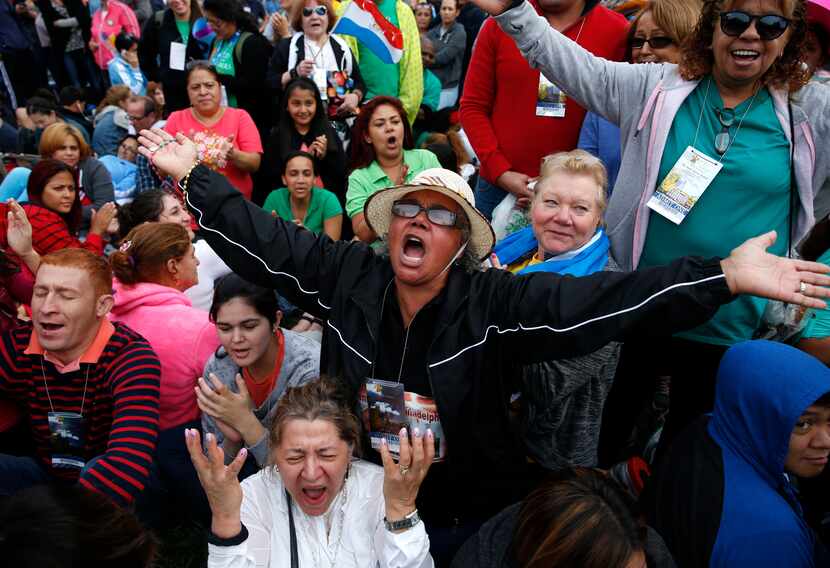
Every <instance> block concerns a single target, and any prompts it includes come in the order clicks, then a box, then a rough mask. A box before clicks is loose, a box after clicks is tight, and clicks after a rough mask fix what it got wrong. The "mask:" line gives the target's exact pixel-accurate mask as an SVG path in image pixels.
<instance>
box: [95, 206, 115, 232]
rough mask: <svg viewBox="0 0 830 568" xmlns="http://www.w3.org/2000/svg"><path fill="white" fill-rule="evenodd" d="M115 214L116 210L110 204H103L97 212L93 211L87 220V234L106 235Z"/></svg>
mask: <svg viewBox="0 0 830 568" xmlns="http://www.w3.org/2000/svg"><path fill="white" fill-rule="evenodd" d="M117 213H118V208H117V207H116V206H115V203H112V202H109V203H105V204H104V205H103V206H101V209H99V210H98V211H95V210H94V209H93V210H92V217H91V218H90V220H89V232H90V233H92V234H95V235H105V234H107V233H108V232H109V229H110V224H111V223H112V220H113V219H115V215H116V214H117Z"/></svg>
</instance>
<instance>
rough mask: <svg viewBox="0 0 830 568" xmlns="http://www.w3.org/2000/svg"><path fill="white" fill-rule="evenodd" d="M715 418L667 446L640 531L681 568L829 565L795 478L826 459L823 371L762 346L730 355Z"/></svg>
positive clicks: (829, 409) (783, 350) (826, 381)
mask: <svg viewBox="0 0 830 568" xmlns="http://www.w3.org/2000/svg"><path fill="white" fill-rule="evenodd" d="M716 389H717V390H716V398H715V408H714V411H713V412H712V414H711V415H707V416H703V417H701V418H700V419H699V420H698V421H697V422H695V423H693V424H692V425H691V426H689V428H687V429H686V430H685V431H684V432H683V433H682V434H681V435H680V436H679V437H677V438H676V439H675V440H674V442H673V443H672V446H671V448H670V449H669V450H668V452H667V453H666V455H664V456H663V460H662V462H661V463H660V466H659V468H658V469H657V471H656V472H655V474H654V478H653V479H652V482H653V486H652V487H651V490H653V493H652V495H651V497H652V499H649V500H650V501H651V503H650V504H649V505H648V509H649V525H651V526H653V527H654V528H655V529H656V530H657V532H658V533H660V535H661V536H662V537H663V539H664V540H665V541H666V544H667V545H668V547H669V550H670V551H671V552H672V555H673V556H674V559H675V561H676V562H677V564H678V566H679V567H680V568H684V567H687V566H689V567H691V566H694V567H700V566H710V567H727V566H728V567H730V568H733V567H743V566H752V567H754V568H758V567H760V568H763V567H770V568H781V567H784V566H786V567H787V568H812V567H820V566H828V565H830V558H828V556H827V551H826V550H825V549H824V547H823V545H822V544H821V543H820V542H819V541H818V540H817V539H816V537H815V535H814V533H813V531H812V530H811V528H810V527H809V526H808V525H807V522H806V521H805V519H804V515H803V512H802V508H801V505H800V503H799V500H798V496H797V493H796V489H795V483H794V481H795V478H811V477H815V476H817V475H819V474H820V473H821V472H822V470H823V469H824V467H825V465H826V464H827V458H828V454H830V369H828V368H827V367H826V366H825V365H823V364H822V363H821V362H820V361H818V360H817V359H815V358H813V357H811V356H810V355H807V354H805V353H803V352H801V351H799V350H797V349H795V348H793V347H790V346H788V345H784V344H781V343H772V342H769V341H748V342H744V343H739V344H737V345H735V346H733V347H732V348H731V349H729V351H727V352H726V355H725V356H724V358H723V361H722V362H721V364H720V368H719V370H718V377H717V387H716Z"/></svg>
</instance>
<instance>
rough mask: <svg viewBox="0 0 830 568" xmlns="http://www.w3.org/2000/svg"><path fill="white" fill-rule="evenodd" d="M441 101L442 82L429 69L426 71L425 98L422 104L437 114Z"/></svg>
mask: <svg viewBox="0 0 830 568" xmlns="http://www.w3.org/2000/svg"><path fill="white" fill-rule="evenodd" d="M440 100H441V80H440V79H438V77H436V76H435V73H433V72H432V71H430V70H429V69H424V98H423V99H421V104H422V105H424V106H425V107H428V108H429V110H431V111H432V112H435V111H437V110H438V103H439V102H440Z"/></svg>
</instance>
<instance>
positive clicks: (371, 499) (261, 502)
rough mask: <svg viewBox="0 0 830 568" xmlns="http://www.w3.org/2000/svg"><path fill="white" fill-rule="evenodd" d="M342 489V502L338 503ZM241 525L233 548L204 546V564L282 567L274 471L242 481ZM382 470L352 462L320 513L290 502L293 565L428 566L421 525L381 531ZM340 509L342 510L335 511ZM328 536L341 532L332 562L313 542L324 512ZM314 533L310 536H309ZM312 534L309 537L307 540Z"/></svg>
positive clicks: (281, 517)
mask: <svg viewBox="0 0 830 568" xmlns="http://www.w3.org/2000/svg"><path fill="white" fill-rule="evenodd" d="M344 492H345V503H344V499H343V497H344ZM242 493H243V497H242V523H243V524H244V525H245V527H246V528H247V529H248V533H249V536H248V538H247V539H246V540H245V542H243V543H242V544H239V545H236V546H215V545H212V544H211V545H209V547H208V552H209V556H208V567H209V568H253V567H254V566H256V567H267V568H283V567H285V568H288V567H289V566H290V565H291V563H290V558H291V547H290V544H289V543H290V541H289V529H288V526H289V525H288V503H287V501H286V498H285V489H284V486H283V484H282V479H281V478H280V475H279V474H278V473H276V472H274V471H273V470H272V469H271V468H266V469H263V470H262V471H260V472H259V473H257V474H255V475H253V476H251V477H249V478H248V479H246V480H245V481H243V482H242ZM385 509H386V506H385V502H384V499H383V468H381V467H379V466H377V465H374V464H372V463H369V462H366V461H362V460H356V461H353V462H352V464H351V470H350V472H349V477H348V479H347V480H346V484H345V487H344V490H343V491H341V493H340V494H339V495H338V496H337V498H335V500H334V501H333V502H332V504H331V506H330V507H329V511H328V512H327V513H326V515H321V516H318V517H309V516H307V515H306V514H305V513H303V512H302V511H300V509H299V508H298V507H297V506H296V504H294V523H295V525H296V533H297V548H298V552H299V565H300V566H301V567H302V568H328V567H330V566H331V567H334V566H336V567H337V568H352V567H359V568H375V567H381V568H432V566H433V562H432V557H431V556H430V555H429V537H428V536H427V533H426V530H425V529H424V524H423V523H418V524H417V525H416V526H414V527H413V528H411V529H409V530H406V531H404V532H402V533H398V534H395V533H392V532H389V531H388V530H386V526H385V525H384V523H383V518H384V516H385V514H386V512H385ZM341 511H343V512H342V513H341ZM329 515H330V516H331V532H330V535H331V536H332V537H333V538H335V539H336V538H337V535H340V534H341V532H340V531H341V528H342V539H340V546H339V548H338V547H337V546H336V544H335V543H334V542H333V543H332V547H331V549H332V551H334V550H337V554H336V556H335V557H334V558H333V559H332V560H333V563H332V562H331V561H330V560H329V559H328V558H327V556H326V553H325V551H323V550H322V549H321V545H320V544H318V543H321V542H324V540H323V539H324V538H325V537H324V535H325V534H326V532H325V524H326V520H325V517H326V516H329ZM312 534H314V535H316V537H312V536H311V535H312ZM312 538H315V540H313V541H312V540H311V539H312Z"/></svg>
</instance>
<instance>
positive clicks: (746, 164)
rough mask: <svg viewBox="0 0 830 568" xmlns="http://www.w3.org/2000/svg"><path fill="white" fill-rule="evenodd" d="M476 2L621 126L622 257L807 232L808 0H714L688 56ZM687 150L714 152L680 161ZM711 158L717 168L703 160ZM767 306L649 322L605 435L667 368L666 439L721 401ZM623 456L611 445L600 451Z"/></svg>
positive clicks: (813, 159) (526, 9) (811, 125)
mask: <svg viewBox="0 0 830 568" xmlns="http://www.w3.org/2000/svg"><path fill="white" fill-rule="evenodd" d="M473 1H474V2H475V3H476V4H478V5H479V6H481V7H482V8H484V9H485V10H486V11H488V12H490V13H491V14H494V15H496V21H497V23H498V25H499V26H500V27H501V29H502V30H503V31H504V32H505V33H506V34H507V35H509V36H510V37H512V38H513V39H514V41H515V42H516V44H517V46H518V48H519V50H520V51H521V52H522V54H523V55H524V56H525V57H526V58H527V59H528V60H529V61H530V62H531V64H532V65H533V67H536V68H538V69H540V71H541V72H542V73H544V74H545V76H546V77H547V78H548V79H550V80H551V81H553V82H555V83H556V84H557V85H559V86H560V87H561V88H562V89H563V91H566V92H568V94H569V95H570V96H572V97H574V99H576V100H577V101H579V102H580V103H581V104H582V105H583V106H585V107H586V108H588V109H589V110H591V111H594V112H597V113H598V114H600V115H602V116H604V117H606V118H607V119H609V120H610V121H611V122H613V123H616V124H619V125H620V128H621V138H622V140H623V152H622V159H621V166H620V173H619V176H618V178H617V182H616V185H615V188H614V192H613V194H612V198H611V201H610V203H609V206H608V212H607V214H606V221H607V223H608V236H609V238H610V239H611V246H612V251H613V253H614V257H615V259H616V260H618V261H619V263H620V264H621V266H622V267H623V268H624V269H627V270H632V269H637V268H643V267H648V266H656V265H660V264H665V263H666V262H668V261H669V260H672V259H675V258H677V257H678V256H681V255H684V254H692V255H703V256H707V255H708V256H721V255H724V254H728V252H729V251H730V250H731V249H733V248H734V247H735V246H737V245H738V244H739V243H740V242H741V241H742V240H743V239H744V238H746V236H747V235H755V236H757V235H759V234H763V233H766V232H767V231H771V230H776V231H777V240H776V241H775V244H774V245H772V246H771V247H770V248H771V249H772V252H775V253H777V254H785V253H786V251H787V249H788V247H789V246H791V243H790V242H789V241H792V242H798V241H799V240H801V239H802V238H803V237H804V236H805V235H806V233H807V231H808V230H809V227H810V225H812V222H813V197H814V195H815V193H816V191H817V190H818V189H819V188H820V187H821V184H822V182H823V181H824V180H825V179H826V178H827V177H828V176H829V175H830V152H828V148H827V147H826V146H825V145H826V144H827V140H830V113H828V112H827V109H828V108H830V90H827V89H826V87H823V86H821V85H815V84H812V83H810V84H808V82H807V80H808V77H807V74H806V72H805V69H804V67H803V64H802V61H801V59H802V46H803V44H804V40H805V32H806V22H805V10H804V1H803V0H707V1H706V2H704V5H703V9H702V10H701V12H700V20H699V21H698V24H697V26H696V27H695V30H694V32H693V33H692V34H691V36H689V37H688V38H687V40H686V42H684V44H683V45H682V46H681V57H680V61H679V63H678V64H677V65H673V64H661V65H653V64H652V65H623V64H615V63H612V62H608V61H605V60H602V59H599V58H596V57H593V56H591V55H590V54H588V53H587V52H585V51H584V50H583V49H581V48H579V47H578V46H577V45H575V44H574V43H573V42H570V41H568V40H567V39H566V38H564V37H562V35H561V34H560V33H559V32H557V31H556V30H555V29H554V28H552V27H551V26H550V25H549V24H548V22H546V21H545V20H544V18H540V17H539V16H538V14H537V13H536V11H535V10H533V9H532V7H531V6H530V5H528V4H527V2H522V1H521V0H473ZM663 31H665V30H663ZM658 37H659V35H658ZM652 39H653V38H652ZM791 125H792V127H791ZM687 151H688V152H689V153H690V154H691V153H692V152H697V153H699V154H702V155H703V156H702V157H701V156H698V157H696V160H695V161H693V160H692V159H691V156H690V157H688V158H687V159H685V160H682V156H683V155H684V154H685V153H687ZM791 151H792V152H794V155H795V157H794V159H793V160H792V162H791V161H790V155H791ZM707 163H708V164H711V165H713V166H714V167H712V168H711V171H709V172H704V171H703V170H704V169H705V168H702V166H703V165H705V164H707ZM791 164H792V165H791ZM676 165H677V166H679V168H678V169H677V170H674V171H672V170H673V169H674V168H675V166H676ZM718 168H720V171H717V169H718ZM684 170H685V171H684ZM678 173H682V175H680V176H678V175H675V174H678ZM703 174H706V175H703ZM695 186H697V187H696V188H695ZM658 188H661V191H660V192H656V190H657V189H658ZM684 188H685V189H688V188H695V189H696V191H694V192H692V193H693V195H691V196H689V194H688V192H684ZM703 188H705V191H702V192H701V190H702V189H703ZM684 193H685V195H684ZM671 196H674V198H675V199H674V200H672V199H671ZM791 202H792V206H791V205H790V203H791ZM661 204H662V205H663V207H660V205H661ZM661 210H662V211H661ZM677 211H682V212H685V213H687V215H686V216H685V218H683V215H677V214H676V212H677ZM672 212H675V213H672ZM667 216H668V217H674V221H671V220H668V219H667V218H666V217H667ZM791 226H792V235H793V236H792V239H790V227H791ZM763 309H764V303H763V302H761V301H757V300H752V299H746V300H739V301H737V302H734V303H732V304H729V305H727V306H724V307H723V308H721V310H720V311H719V312H718V313H717V314H716V316H715V317H714V318H713V320H712V321H710V322H708V323H707V324H705V325H703V326H701V327H698V328H696V329H694V330H689V331H686V332H684V333H683V334H680V335H678V336H676V337H673V338H666V339H663V340H660V341H655V340H654V339H653V338H649V337H646V336H645V335H646V334H647V330H643V334H641V338H631V339H630V340H629V341H626V344H625V347H624V349H623V354H622V358H621V363H620V366H619V367H618V374H617V377H616V379H615V381H614V387H613V389H612V391H611V395H610V396H609V398H608V401H607V404H606V408H605V415H604V419H603V425H604V426H605V430H606V431H607V434H609V436H610V437H609V438H606V436H604V435H603V440H602V442H601V445H602V447H603V448H604V449H610V450H619V449H620V448H623V447H624V446H625V445H626V440H627V438H628V436H629V433H630V432H631V426H633V423H634V422H635V421H636V418H637V415H638V413H639V412H638V411H639V409H640V408H642V406H643V403H644V402H646V401H649V400H650V399H651V398H652V397H653V391H654V385H653V381H651V379H654V378H655V377H657V376H670V377H671V379H672V383H671V409H670V412H669V419H668V422H667V424H666V426H665V427H664V429H663V440H662V442H663V443H665V442H667V441H670V439H671V437H672V436H673V435H674V434H675V433H676V432H677V431H679V429H680V428H682V427H683V426H684V425H685V424H687V423H688V422H690V421H691V420H693V419H694V418H696V417H697V416H699V415H700V414H703V413H705V412H707V411H709V410H711V408H712V404H713V400H714V392H715V389H714V385H715V377H716V372H717V368H718V365H719V363H720V359H721V357H722V356H723V353H724V352H725V351H726V349H727V348H728V347H729V346H730V345H732V344H734V343H737V342H740V341H744V340H747V339H750V338H751V337H752V335H753V333H754V331H755V329H756V328H757V327H758V326H759V324H760V320H761V315H762V313H763ZM601 453H604V452H601ZM613 457H615V456H608V455H607V454H606V455H604V456H601V460H600V461H601V464H604V465H608V463H610V462H611V461H612V458H613ZM616 457H619V458H625V457H627V456H626V455H619V456H616ZM602 458H606V459H602Z"/></svg>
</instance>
